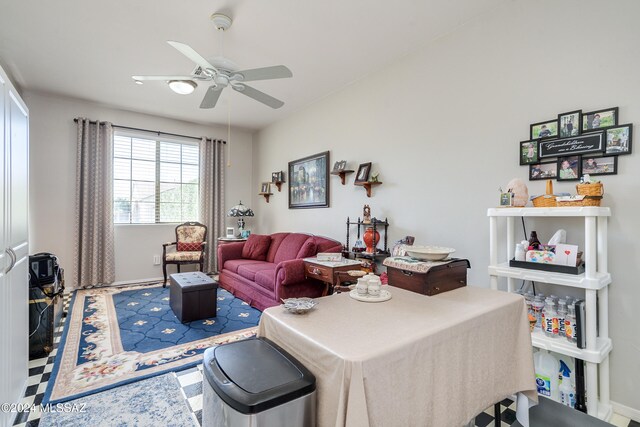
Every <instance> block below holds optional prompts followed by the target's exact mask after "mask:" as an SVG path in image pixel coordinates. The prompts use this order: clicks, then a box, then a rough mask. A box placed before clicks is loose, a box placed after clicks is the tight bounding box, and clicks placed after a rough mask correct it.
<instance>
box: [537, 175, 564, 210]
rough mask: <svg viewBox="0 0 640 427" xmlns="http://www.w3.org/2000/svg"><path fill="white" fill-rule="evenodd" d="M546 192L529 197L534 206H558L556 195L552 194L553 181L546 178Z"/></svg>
mask: <svg viewBox="0 0 640 427" xmlns="http://www.w3.org/2000/svg"><path fill="white" fill-rule="evenodd" d="M546 193H547V194H544V195H542V196H538V197H535V198H533V199H531V202H532V203H533V207H534V208H555V207H556V206H558V204H557V203H556V196H555V195H554V194H553V181H551V180H550V179H548V180H547V191H546Z"/></svg>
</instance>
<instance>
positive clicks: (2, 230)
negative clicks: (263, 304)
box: [0, 69, 11, 426]
mask: <svg viewBox="0 0 640 427" xmlns="http://www.w3.org/2000/svg"><path fill="white" fill-rule="evenodd" d="M0 71H1V69H0ZM5 92H6V80H5V76H4V75H3V74H2V72H0V325H6V326H2V327H0V378H2V379H3V380H4V379H5V378H8V376H9V365H10V364H11V362H10V360H9V358H10V355H11V352H10V346H9V327H8V323H7V322H8V319H9V303H8V301H7V297H8V287H7V284H6V277H5V275H4V272H5V270H6V269H7V267H8V266H9V264H10V262H9V261H8V258H9V256H8V255H7V253H6V252H5V248H6V247H7V241H6V235H7V229H6V224H5V217H6V211H5V208H6V206H5V203H4V200H5V198H4V187H5V172H6V171H5V153H6V146H5V139H6V132H5V131H6V127H5V120H4V116H5V114H4V112H5V109H6V108H5V107H6V97H5ZM4 402H11V399H10V393H9V386H8V384H5V382H4V381H0V403H4ZM10 415H11V414H9V413H7V412H2V411H0V426H6V425H8V424H9V419H10Z"/></svg>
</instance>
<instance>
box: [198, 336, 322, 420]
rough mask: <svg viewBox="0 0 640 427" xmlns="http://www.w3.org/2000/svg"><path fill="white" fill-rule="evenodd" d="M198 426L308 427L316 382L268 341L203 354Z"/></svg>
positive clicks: (256, 340)
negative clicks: (201, 393) (201, 394)
mask: <svg viewBox="0 0 640 427" xmlns="http://www.w3.org/2000/svg"><path fill="white" fill-rule="evenodd" d="M203 368H204V370H203V371H204V378H203V381H202V387H203V407H202V427H223V426H224V427H249V426H251V427H283V426H300V427H311V426H315V424H316V392H315V390H316V378H315V377H314V376H313V374H312V373H311V372H309V371H308V370H307V369H306V368H305V367H304V366H302V364H300V362H298V361H297V360H296V359H294V358H293V357H292V356H291V355H290V354H288V353H287V352H285V351H284V350H283V349H282V348H280V347H279V346H278V345H276V344H275V343H273V342H271V341H269V340H268V339H266V338H249V339H246V340H242V341H236V342H233V343H229V344H224V345H221V346H218V347H213V348H209V349H207V350H206V351H205V353H204V360H203Z"/></svg>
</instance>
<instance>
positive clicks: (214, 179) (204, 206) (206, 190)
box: [200, 138, 225, 273]
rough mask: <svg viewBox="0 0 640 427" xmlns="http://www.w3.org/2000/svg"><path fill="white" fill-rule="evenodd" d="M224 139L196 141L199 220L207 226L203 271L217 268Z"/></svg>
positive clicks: (221, 214)
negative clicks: (198, 178) (197, 152)
mask: <svg viewBox="0 0 640 427" xmlns="http://www.w3.org/2000/svg"><path fill="white" fill-rule="evenodd" d="M224 174H225V165H224V141H220V140H217V139H210V138H202V142H201V144H200V221H201V222H202V223H203V224H204V225H206V226H207V255H206V259H205V262H204V271H205V272H207V273H213V272H216V271H217V266H216V258H217V254H216V253H217V251H216V248H217V243H218V242H217V240H218V237H219V236H223V233H224V226H225V222H224V220H225V216H224V215H225V209H224Z"/></svg>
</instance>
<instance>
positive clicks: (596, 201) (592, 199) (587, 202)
mask: <svg viewBox="0 0 640 427" xmlns="http://www.w3.org/2000/svg"><path fill="white" fill-rule="evenodd" d="M601 201H602V197H599V196H585V198H584V199H582V200H571V201H568V202H563V201H562V200H558V201H557V204H558V207H560V208H570V207H574V206H600V202H601Z"/></svg>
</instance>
